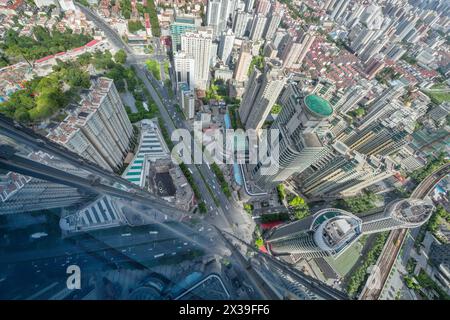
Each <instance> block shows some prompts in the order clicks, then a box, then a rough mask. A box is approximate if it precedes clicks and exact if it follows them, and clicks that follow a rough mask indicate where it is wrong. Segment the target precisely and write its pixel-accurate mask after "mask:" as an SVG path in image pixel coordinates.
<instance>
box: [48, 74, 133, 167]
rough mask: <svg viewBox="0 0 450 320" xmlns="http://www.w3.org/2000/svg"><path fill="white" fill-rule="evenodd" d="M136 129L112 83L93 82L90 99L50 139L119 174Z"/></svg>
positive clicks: (51, 132)
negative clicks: (117, 171)
mask: <svg viewBox="0 0 450 320" xmlns="http://www.w3.org/2000/svg"><path fill="white" fill-rule="evenodd" d="M132 136H133V127H132V125H131V122H130V120H129V119H128V115H127V113H126V111H125V107H124V105H123V103H122V100H121V98H120V96H119V93H118V92H117V89H116V86H115V85H114V82H113V80H111V79H108V78H103V77H101V78H98V79H94V80H93V84H92V86H91V88H90V91H89V93H88V94H87V96H86V97H85V98H84V99H83V100H82V101H81V103H80V106H79V107H78V108H76V109H75V110H74V111H72V112H71V113H70V114H69V115H68V116H67V117H66V118H65V119H64V121H62V122H61V123H60V124H59V125H58V126H57V127H56V128H54V129H52V130H51V131H50V133H49V134H48V135H47V138H49V139H50V140H53V141H55V142H57V143H59V144H61V145H64V146H65V147H67V148H68V149H69V150H71V151H73V152H75V153H78V154H79V155H80V156H82V157H84V158H86V159H88V160H91V161H92V162H95V163H97V164H98V165H100V166H101V167H103V168H104V169H107V170H117V169H119V168H120V167H122V165H123V160H124V159H125V156H126V155H127V153H128V151H129V147H130V141H131V138H132Z"/></svg>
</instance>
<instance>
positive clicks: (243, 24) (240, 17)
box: [233, 11, 251, 38]
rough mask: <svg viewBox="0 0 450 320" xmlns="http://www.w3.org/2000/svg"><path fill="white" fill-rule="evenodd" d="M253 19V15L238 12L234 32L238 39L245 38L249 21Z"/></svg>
mask: <svg viewBox="0 0 450 320" xmlns="http://www.w3.org/2000/svg"><path fill="white" fill-rule="evenodd" d="M250 19H251V14H250V13H248V12H245V11H237V12H236V15H235V18H234V23H233V32H234V34H235V36H236V37H237V38H242V37H244V35H245V33H246V31H247V27H248V24H249V21H250Z"/></svg>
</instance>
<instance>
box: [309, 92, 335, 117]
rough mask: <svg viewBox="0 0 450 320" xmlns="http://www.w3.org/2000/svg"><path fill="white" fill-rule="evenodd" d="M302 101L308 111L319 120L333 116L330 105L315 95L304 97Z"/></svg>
mask: <svg viewBox="0 0 450 320" xmlns="http://www.w3.org/2000/svg"><path fill="white" fill-rule="evenodd" d="M304 101H305V105H306V106H307V107H308V109H309V111H310V112H312V113H313V114H314V115H316V116H318V117H320V118H325V117H329V116H331V115H332V114H333V108H332V107H331V105H330V103H329V102H328V101H326V100H325V99H323V98H321V97H319V96H316V95H315V94H310V95H308V96H306V97H305V100H304Z"/></svg>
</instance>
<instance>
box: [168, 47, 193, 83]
mask: <svg viewBox="0 0 450 320" xmlns="http://www.w3.org/2000/svg"><path fill="white" fill-rule="evenodd" d="M173 64H174V69H175V76H176V79H177V88H179V86H178V84H179V83H180V82H183V83H187V85H188V86H189V88H190V89H191V90H194V88H195V60H194V57H192V56H190V55H188V54H186V53H185V52H183V51H179V52H175V53H174V55H173Z"/></svg>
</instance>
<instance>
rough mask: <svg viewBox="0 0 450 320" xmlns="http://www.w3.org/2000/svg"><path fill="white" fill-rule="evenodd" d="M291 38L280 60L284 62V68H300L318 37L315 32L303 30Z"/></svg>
mask: <svg viewBox="0 0 450 320" xmlns="http://www.w3.org/2000/svg"><path fill="white" fill-rule="evenodd" d="M289 37H290V38H289V40H287V42H286V46H285V47H284V49H283V52H282V53H281V56H280V58H281V60H283V67H284V68H287V69H290V68H298V67H299V66H300V65H301V63H302V61H303V59H304V58H305V56H306V53H307V52H308V50H309V48H310V47H311V45H312V44H313V42H314V40H315V38H316V36H315V34H314V31H311V30H302V31H300V32H299V33H298V34H296V35H290V36H289Z"/></svg>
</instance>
